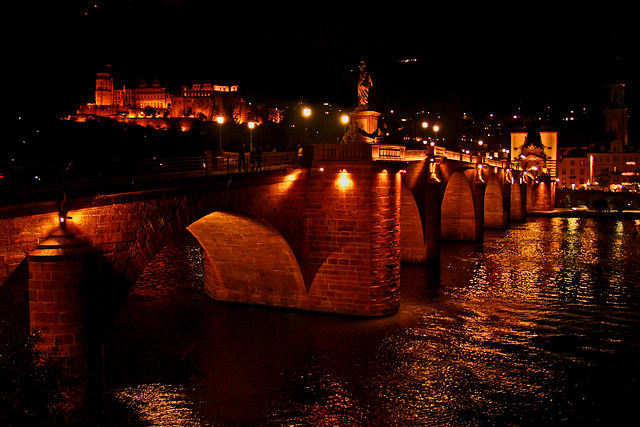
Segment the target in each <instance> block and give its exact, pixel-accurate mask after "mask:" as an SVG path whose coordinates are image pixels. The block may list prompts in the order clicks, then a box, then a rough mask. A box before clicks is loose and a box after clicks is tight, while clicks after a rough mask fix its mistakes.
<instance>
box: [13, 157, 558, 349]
mask: <svg viewBox="0 0 640 427" xmlns="http://www.w3.org/2000/svg"><path fill="white" fill-rule="evenodd" d="M521 178H522V177H521V176H520V175H519V172H518V171H517V170H514V169H512V168H511V167H510V165H509V164H508V163H506V161H490V160H487V159H485V158H481V157H476V156H470V155H465V154H461V153H455V152H449V151H447V150H444V149H442V148H440V147H429V149H427V150H420V151H405V149H404V147H401V146H390V145H388V146H385V145H369V144H347V145H320V146H316V148H315V152H314V158H313V159H312V162H311V165H310V167H308V168H299V169H292V168H289V169H282V170H278V171H264V172H256V173H244V174H235V175H225V176H219V177H210V178H209V179H207V180H204V181H198V182H195V183H193V182H185V183H184V185H182V186H180V187H173V188H164V189H157V190H149V191H144V192H135V193H122V194H113V195H104V196H99V197H93V198H85V199H77V200H68V201H65V202H64V204H62V205H61V204H59V203H57V204H53V203H52V204H38V205H29V206H15V207H10V208H3V210H2V211H0V283H2V285H1V286H0V290H2V293H1V294H2V295H3V296H4V297H3V298H4V300H5V301H4V302H5V305H7V304H6V303H7V301H10V304H9V305H12V306H13V307H15V306H22V307H25V306H28V307H29V308H28V313H29V319H28V322H27V323H28V324H29V326H30V328H31V329H33V328H47V330H49V331H50V332H49V335H47V336H45V338H47V339H48V340H50V342H53V340H57V341H58V342H59V343H63V344H65V343H66V344H67V352H68V353H69V354H72V353H73V352H74V350H73V344H74V343H77V342H82V341H83V340H82V339H80V338H78V337H79V336H81V335H82V334H83V333H84V332H83V328H82V327H77V325H78V324H79V323H82V322H84V321H83V320H82V319H85V318H86V315H87V313H90V312H96V313H101V316H102V317H107V318H108V317H109V316H108V314H109V313H111V314H113V313H112V312H113V311H115V310H117V307H118V303H117V302H118V301H121V299H122V298H123V297H124V295H126V292H127V291H128V289H129V287H130V286H131V284H133V283H134V282H135V281H136V279H137V278H138V277H139V276H140V274H141V273H142V272H143V271H144V269H145V268H146V266H147V265H148V264H149V263H150V262H151V261H152V260H153V258H154V257H155V255H156V254H157V253H158V252H159V251H160V250H161V249H162V248H163V247H164V246H165V245H166V244H167V243H168V242H170V241H171V240H172V239H173V238H174V237H175V236H176V235H177V234H178V233H183V232H184V230H185V229H188V230H189V231H190V232H191V233H192V234H193V235H194V236H195V237H196V238H197V240H198V241H199V243H200V244H201V246H202V249H203V253H204V265H205V292H206V293H207V294H208V295H210V296H211V297H212V298H214V299H216V300H221V301H231V302H241V303H251V304H262V305H269V306H278V307H286V308H293V309H302V310H313V311H322V312H329V313H339V314H347V315H357V316H364V317H372V316H382V315H388V314H392V313H394V312H395V311H397V309H398V306H399V293H400V265H401V262H402V261H406V262H420V263H428V262H431V261H435V260H438V259H439V245H440V241H441V240H451V239H453V240H479V239H481V238H482V230H483V228H485V227H492V228H507V227H508V226H509V223H510V221H511V220H522V219H524V216H525V212H526V206H527V203H526V200H528V199H530V200H532V201H531V205H536V204H537V205H539V206H542V205H543V204H544V203H547V202H548V201H549V200H553V198H552V195H551V193H550V191H549V189H552V188H553V186H551V185H549V184H548V183H547V186H546V187H545V184H544V183H541V184H535V185H531V184H533V183H530V184H523V183H521V181H522V180H521ZM87 260H91V261H87ZM74 262H75V264H74ZM87 278H90V279H87ZM87 282H88V283H87ZM87 286H88V287H90V288H92V289H94V288H95V289H94V290H93V291H91V292H89V291H87V290H86V288H87ZM27 289H28V292H25V290H27ZM7 295H8V296H7ZM18 311H19V310H18ZM65 322H66V323H65ZM85 323H87V322H85ZM90 323H91V322H89V323H88V324H90ZM65 325H66V326H65ZM63 352H64V349H63Z"/></svg>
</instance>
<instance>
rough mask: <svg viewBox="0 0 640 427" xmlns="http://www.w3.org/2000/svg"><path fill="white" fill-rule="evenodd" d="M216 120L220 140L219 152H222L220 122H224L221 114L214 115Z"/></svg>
mask: <svg viewBox="0 0 640 427" xmlns="http://www.w3.org/2000/svg"><path fill="white" fill-rule="evenodd" d="M216 122H218V125H219V128H220V129H219V131H220V133H219V140H220V153H222V124H223V123H224V117H222V116H218V117H216Z"/></svg>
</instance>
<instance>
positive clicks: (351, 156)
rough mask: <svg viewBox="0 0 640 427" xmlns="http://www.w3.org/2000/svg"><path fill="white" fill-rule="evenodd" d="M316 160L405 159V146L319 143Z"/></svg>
mask: <svg viewBox="0 0 640 427" xmlns="http://www.w3.org/2000/svg"><path fill="white" fill-rule="evenodd" d="M313 158H314V160H315V161H344V160H373V161H404V160H405V147H404V146H402V145H394V144H375V145H372V144H318V145H315V147H314V153H313Z"/></svg>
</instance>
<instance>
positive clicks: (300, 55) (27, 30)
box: [5, 0, 640, 111]
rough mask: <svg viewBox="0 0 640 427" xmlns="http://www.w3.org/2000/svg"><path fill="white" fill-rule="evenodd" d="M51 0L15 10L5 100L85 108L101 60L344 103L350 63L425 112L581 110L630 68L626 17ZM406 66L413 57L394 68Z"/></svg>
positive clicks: (633, 75) (185, 79) (633, 59)
mask: <svg viewBox="0 0 640 427" xmlns="http://www.w3.org/2000/svg"><path fill="white" fill-rule="evenodd" d="M46 3H47V4H48V6H40V5H36V4H35V3H32V2H23V3H22V6H20V7H19V10H18V11H17V20H18V23H19V25H18V28H19V29H18V30H11V31H12V33H11V34H10V37H9V39H10V40H12V42H11V43H10V44H9V46H8V55H9V58H10V61H8V62H9V63H8V64H7V65H5V68H9V75H10V77H9V78H10V84H9V89H10V96H13V97H15V99H16V100H20V101H21V102H22V103H23V104H25V105H26V103H29V105H31V104H30V103H32V102H33V97H34V96H35V94H36V92H35V90H33V89H30V88H29V84H32V85H33V87H34V88H37V90H38V91H40V90H42V89H43V88H45V91H46V93H48V94H49V95H50V96H51V99H52V102H51V107H52V110H62V111H67V110H68V109H74V108H75V107H76V106H77V105H78V104H79V103H81V102H90V101H92V97H93V85H94V78H95V73H96V72H97V71H99V70H100V69H102V68H103V67H104V66H105V65H106V64H109V65H110V66H111V69H112V71H113V73H114V76H115V80H116V81H115V85H116V87H121V86H122V84H128V85H133V84H135V82H136V79H138V78H146V79H149V80H152V79H154V78H160V79H161V80H162V81H163V82H166V83H167V84H168V85H169V86H170V87H171V86H172V85H173V86H178V85H181V84H183V83H193V82H206V81H211V82H216V83H217V82H219V83H222V84H235V83H239V84H241V85H242V86H243V87H244V88H245V89H251V90H253V91H255V92H256V93H258V94H265V95H270V96H272V97H275V98H286V99H290V98H295V99H298V98H300V99H307V100H310V101H317V100H325V99H326V100H330V101H333V102H335V103H339V104H342V105H345V106H348V105H349V104H352V103H353V102H354V96H355V95H354V92H355V90H354V85H355V83H354V81H355V78H356V75H357V63H358V61H360V60H361V59H364V60H365V61H367V63H368V65H369V70H370V72H371V75H372V77H373V79H374V89H373V91H372V97H373V96H377V97H378V100H379V101H380V102H384V103H387V104H389V106H393V107H395V108H398V105H391V104H399V105H400V106H401V104H403V103H405V104H406V100H407V99H412V98H416V99H422V100H424V103H425V104H426V106H427V108H429V105H430V104H432V103H434V102H436V100H438V99H439V100H442V99H447V100H455V99H460V100H462V101H460V102H461V103H462V104H468V105H471V106H476V107H479V108H483V107H485V108H494V107H505V108H506V107H511V106H513V105H516V104H517V103H518V102H523V103H525V104H527V103H530V104H535V103H541V102H549V101H557V102H565V101H572V102H576V103H580V102H588V101H591V99H592V98H593V96H594V94H599V93H601V90H602V87H603V86H604V85H605V84H606V83H609V82H610V81H611V79H612V77H613V75H614V73H618V74H619V75H620V77H619V79H623V80H624V81H625V82H626V83H629V85H630V86H629V92H630V93H633V82H634V79H635V80H636V81H637V75H638V69H639V68H638V65H639V59H638V58H639V57H640V51H639V48H638V46H639V44H638V43H637V42H638V41H639V40H638V38H639V37H638V31H636V30H635V28H633V27H632V26H631V25H630V22H631V20H630V19H631V18H630V15H631V11H630V10H627V11H616V13H611V14H607V13H603V12H602V11H601V10H595V11H590V10H584V8H583V9H580V10H576V11H572V12H560V11H557V10H555V8H543V7H542V6H539V7H540V8H539V9H535V8H531V7H529V8H528V9H520V10H517V9H514V8H510V9H504V8H501V9H482V8H481V7H479V6H474V7H472V8H471V9H469V8H465V7H464V6H461V5H459V4H456V5H454V6H451V7H447V6H434V5H428V6H420V7H416V6H410V5H409V4H408V2H404V3H407V4H403V2H388V3H385V2H382V4H374V3H373V2H368V3H358V4H356V5H352V6H344V5H339V4H336V5H333V4H330V3H322V7H318V6H316V5H314V4H313V3H312V5H311V6H309V5H308V3H307V4H305V3H301V4H299V3H294V5H295V6H288V5H286V4H282V3H278V2H276V3H272V5H269V6H265V5H262V4H266V2H262V3H261V5H259V6H250V3H248V2H242V3H237V2H225V3H226V5H222V6H221V5H220V3H219V2H212V1H196V0H191V1H189V0H164V1H163V0H143V1H135V0H128V1H127V0H112V1H107V0H95V1H93V2H91V1H85V0H78V1H64V2H62V1H60V2H46ZM376 3H377V2H376ZM412 3H414V2H412ZM94 4H96V5H97V6H98V7H94ZM540 5H541V4H540ZM563 6H564V5H563ZM85 12H86V13H87V14H86V15H85ZM626 17H629V18H626ZM405 58H416V59H417V60H418V62H415V63H408V64H404V63H398V60H400V59H405ZM398 95H399V96H398ZM401 100H404V101H401ZM24 101H26V103H25V102H24Z"/></svg>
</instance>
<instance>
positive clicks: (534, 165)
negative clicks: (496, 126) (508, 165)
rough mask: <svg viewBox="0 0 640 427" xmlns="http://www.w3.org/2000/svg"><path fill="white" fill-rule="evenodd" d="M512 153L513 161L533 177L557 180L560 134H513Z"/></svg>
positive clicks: (545, 131)
mask: <svg viewBox="0 0 640 427" xmlns="http://www.w3.org/2000/svg"><path fill="white" fill-rule="evenodd" d="M510 152H511V161H512V162H514V163H519V164H520V165H521V166H522V168H523V170H524V171H526V172H527V173H528V174H530V175H531V176H534V177H538V176H545V177H548V178H549V179H551V180H553V181H555V180H556V177H557V160H558V132H556V131H550V130H542V131H540V132H512V133H511V151H510Z"/></svg>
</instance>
